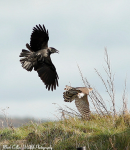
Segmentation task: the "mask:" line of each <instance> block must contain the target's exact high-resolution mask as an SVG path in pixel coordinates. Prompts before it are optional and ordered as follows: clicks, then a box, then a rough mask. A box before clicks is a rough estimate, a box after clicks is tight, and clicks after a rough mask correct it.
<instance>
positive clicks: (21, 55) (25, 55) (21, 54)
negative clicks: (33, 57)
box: [19, 49, 31, 57]
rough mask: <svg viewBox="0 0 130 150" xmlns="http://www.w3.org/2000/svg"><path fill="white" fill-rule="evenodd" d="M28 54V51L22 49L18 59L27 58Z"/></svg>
mask: <svg viewBox="0 0 130 150" xmlns="http://www.w3.org/2000/svg"><path fill="white" fill-rule="evenodd" d="M30 54H31V52H30V51H28V50H25V49H22V52H21V53H20V55H19V57H28V56H29V55H30Z"/></svg>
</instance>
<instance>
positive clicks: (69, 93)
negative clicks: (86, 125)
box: [63, 85, 93, 120]
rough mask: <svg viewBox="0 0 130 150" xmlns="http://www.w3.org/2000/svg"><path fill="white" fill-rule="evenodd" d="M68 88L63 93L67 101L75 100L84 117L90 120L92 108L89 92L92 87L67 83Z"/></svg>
mask: <svg viewBox="0 0 130 150" xmlns="http://www.w3.org/2000/svg"><path fill="white" fill-rule="evenodd" d="M64 90H66V91H65V92H64V93H63V98H64V101H65V102H72V101H73V100H75V105H76V107H77V109H78V111H79V112H80V114H81V115H82V118H83V119H85V120H88V119H89V117H90V109H89V102H88V95H89V92H90V91H92V90H93V89H92V88H86V87H71V86H68V85H66V88H65V89H64Z"/></svg>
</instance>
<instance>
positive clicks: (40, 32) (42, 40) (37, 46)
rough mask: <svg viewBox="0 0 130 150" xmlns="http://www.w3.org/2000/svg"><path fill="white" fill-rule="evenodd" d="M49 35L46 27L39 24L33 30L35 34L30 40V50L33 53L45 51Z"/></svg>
mask: <svg viewBox="0 0 130 150" xmlns="http://www.w3.org/2000/svg"><path fill="white" fill-rule="evenodd" d="M48 40H49V34H48V30H46V28H45V26H44V25H43V26H41V25H40V24H39V26H38V25H36V27H34V28H33V32H32V34H31V39H30V48H31V50H32V51H34V52H36V51H38V50H41V49H44V48H47V47H48Z"/></svg>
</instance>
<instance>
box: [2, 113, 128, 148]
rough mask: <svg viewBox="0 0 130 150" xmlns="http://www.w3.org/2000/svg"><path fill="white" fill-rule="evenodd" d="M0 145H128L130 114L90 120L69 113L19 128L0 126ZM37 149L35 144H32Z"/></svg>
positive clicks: (62, 146)
mask: <svg viewBox="0 0 130 150" xmlns="http://www.w3.org/2000/svg"><path fill="white" fill-rule="evenodd" d="M0 134H1V137H0V138H1V139H0V146H1V148H2V147H3V145H8V146H10V145H19V146H20V147H22V145H35V146H36V145H40V146H43V147H49V146H50V145H51V146H52V148H53V149H54V150H75V149H76V147H80V146H81V147H82V146H86V147H87V149H90V150H96V149H99V150H106V149H107V150H109V149H114V150H117V149H118V150H123V149H130V144H129V143H130V115H129V114H127V115H125V116H123V115H122V116H117V117H115V118H113V117H112V116H108V115H105V116H100V115H96V114H94V115H92V116H91V119H90V120H89V121H85V120H81V119H78V118H72V117H69V118H68V119H64V120H61V121H54V122H45V123H42V124H37V123H33V122H30V123H29V124H26V125H24V126H22V127H19V128H14V129H11V128H4V129H0ZM35 149H36V148H35Z"/></svg>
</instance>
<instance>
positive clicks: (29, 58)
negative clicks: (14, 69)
mask: <svg viewBox="0 0 130 150" xmlns="http://www.w3.org/2000/svg"><path fill="white" fill-rule="evenodd" d="M48 40H49V33H48V30H46V28H45V26H44V25H43V26H41V25H40V24H39V25H36V27H34V28H33V31H32V34H31V38H30V45H29V44H28V43H27V44H26V47H27V49H28V50H25V49H22V52H21V53H20V56H19V57H23V58H21V59H20V62H21V64H22V67H23V68H24V69H26V70H27V71H32V69H34V70H35V71H37V73H38V75H39V77H40V78H41V80H42V81H43V82H44V84H45V85H46V89H48V90H50V89H51V90H52V91H53V89H56V86H58V79H59V77H58V74H57V72H56V68H55V66H54V65H53V63H52V61H51V57H50V55H51V54H53V53H59V51H58V50H56V49H55V48H53V47H48Z"/></svg>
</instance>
